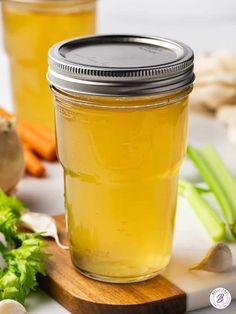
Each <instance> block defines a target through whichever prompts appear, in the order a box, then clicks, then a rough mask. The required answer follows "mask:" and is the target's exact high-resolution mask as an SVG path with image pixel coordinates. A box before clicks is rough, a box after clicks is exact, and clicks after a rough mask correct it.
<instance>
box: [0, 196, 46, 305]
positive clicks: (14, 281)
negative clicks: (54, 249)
mask: <svg viewBox="0 0 236 314" xmlns="http://www.w3.org/2000/svg"><path fill="white" fill-rule="evenodd" d="M23 210H24V205H23V204H22V203H21V202H20V201H18V200H17V198H16V197H14V196H11V197H7V196H6V195H5V194H4V193H3V192H2V191H0V232H1V233H3V235H4V236H5V239H6V241H7V245H6V244H4V243H3V242H0V253H1V255H2V257H3V259H4V260H5V262H6V263H7V267H5V268H4V267H3V268H1V267H0V300H4V299H14V300H16V301H19V302H21V303H24V300H25V298H26V297H27V295H28V294H29V293H30V291H32V290H35V288H36V286H37V280H36V275H37V273H41V274H45V269H44V260H45V259H46V258H47V257H48V254H46V253H43V252H42V251H41V249H42V248H43V247H44V246H45V243H44V242H43V241H42V238H41V236H40V234H39V233H23V232H19V231H18V230H17V224H18V222H19V218H20V215H21V213H22V212H23Z"/></svg>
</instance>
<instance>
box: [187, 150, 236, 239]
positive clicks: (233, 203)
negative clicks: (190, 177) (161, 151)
mask: <svg viewBox="0 0 236 314" xmlns="http://www.w3.org/2000/svg"><path fill="white" fill-rule="evenodd" d="M187 156H188V157H189V158H190V159H191V160H192V161H193V162H194V164H195V165H196V167H197V168H198V170H199V172H200V173H201V175H202V177H203V179H204V180H205V181H206V183H207V184H208V186H209V187H210V189H211V190H212V192H213V193H214V195H215V197H216V199H217V200H218V202H219V204H220V206H221V210H222V212H223V214H224V217H225V220H226V222H227V223H228V224H229V227H230V229H231V231H232V233H233V234H234V236H236V182H235V181H234V179H233V178H232V176H231V174H230V173H229V171H228V170H227V169H226V167H225V165H224V164H223V162H222V161H221V159H220V157H219V156H218V154H217V152H216V150H215V149H214V148H213V147H212V146H211V145H207V146H204V147H203V148H202V149H196V148H193V147H192V146H188V149H187Z"/></svg>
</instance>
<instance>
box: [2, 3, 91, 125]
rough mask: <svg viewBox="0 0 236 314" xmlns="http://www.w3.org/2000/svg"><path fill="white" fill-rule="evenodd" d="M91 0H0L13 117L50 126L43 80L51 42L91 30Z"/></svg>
mask: <svg viewBox="0 0 236 314" xmlns="http://www.w3.org/2000/svg"><path fill="white" fill-rule="evenodd" d="M95 4H96V1H95V0H72V1H71V0H68V1H61V0H38V1H33V0H25V1H22V0H3V1H2V11H3V25H4V43H5V48H6V51H7V53H8V56H9V59H10V69H11V83H12V94H13V100H14V105H15V110H16V114H17V117H18V118H20V119H21V120H26V121H30V122H35V123H39V124H41V125H44V126H47V127H53V104H52V96H51V93H50V90H49V88H48V84H47V80H46V72H47V55H48V49H49V47H50V46H52V45H53V44H54V43H56V42H58V41H60V40H63V39H66V38H70V37H75V36H81V35H87V34H93V33H94V32H95V22H96V15H95V9H96V8H95Z"/></svg>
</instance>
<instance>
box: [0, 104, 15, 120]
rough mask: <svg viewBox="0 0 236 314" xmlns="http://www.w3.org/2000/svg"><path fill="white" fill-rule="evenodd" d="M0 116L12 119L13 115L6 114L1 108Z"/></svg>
mask: <svg viewBox="0 0 236 314" xmlns="http://www.w3.org/2000/svg"><path fill="white" fill-rule="evenodd" d="M0 116H3V117H4V118H6V119H12V118H13V117H14V116H13V114H10V113H9V112H7V111H6V110H4V109H3V108H1V107H0Z"/></svg>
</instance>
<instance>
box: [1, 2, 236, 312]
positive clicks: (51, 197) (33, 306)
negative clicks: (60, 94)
mask: <svg viewBox="0 0 236 314" xmlns="http://www.w3.org/2000/svg"><path fill="white" fill-rule="evenodd" d="M98 7H99V10H98V12H99V14H98V29H99V32H100V33H111V32H114V33H127V32H130V33H144V34H157V35H160V36H166V37H170V38H171V37H172V38H176V39H178V40H181V41H184V42H186V43H188V44H189V45H190V46H192V47H193V49H194V50H195V51H196V52H197V53H198V52H201V51H213V50H215V49H229V50H231V51H236V43H235V40H234V38H233V37H234V34H235V33H236V2H235V0H225V1H224V2H222V1H215V0H205V1H201V2H200V1H199V0H179V1H170V0H166V1H160V0H146V1H141V0H100V1H99V6H98ZM0 25H1V24H0ZM0 40H1V35H0ZM8 75H9V74H8V69H7V59H6V56H5V54H4V53H3V51H2V50H1V48H0V83H1V85H0V86H1V87H0V104H4V106H6V107H7V108H12V101H11V95H10V87H9V76H8ZM189 141H190V142H192V143H194V144H202V143H204V142H210V143H213V144H214V145H216V146H217V148H218V149H219V150H220V152H221V153H222V154H223V156H224V159H225V161H226V162H227V164H228V165H229V167H230V168H231V170H232V171H233V172H234V173H235V175H236V164H235V157H234V156H235V153H236V148H235V147H233V146H231V145H230V144H229V142H228V140H227V138H226V134H225V131H224V130H223V129H222V128H221V127H220V126H219V125H218V124H217V123H216V122H215V121H213V120H212V119H209V118H204V117H196V116H195V117H191V119H190V132H189ZM48 169H49V171H48V178H46V179H44V182H43V184H42V182H41V181H40V182H39V181H38V179H31V178H29V177H26V178H25V179H24V180H23V181H22V182H21V184H20V185H19V190H18V193H19V196H20V197H21V198H22V199H23V200H25V201H26V202H27V204H28V205H29V207H31V208H32V209H34V210H40V211H45V212H50V213H52V214H53V213H58V212H62V211H63V187H62V180H60V177H61V169H60V167H58V166H57V165H52V166H50V167H49V168H48ZM182 175H184V176H188V177H192V178H193V177H195V176H196V175H197V174H196V172H195V171H194V169H193V168H192V167H191V165H190V164H188V163H185V164H184V166H183V168H182ZM185 210H186V209H184V210H183V207H179V209H178V215H177V224H176V234H175V241H174V253H173V259H172V262H171V264H170V267H169V268H168V269H167V271H166V273H165V276H166V277H168V278H172V279H173V277H174V278H175V279H174V280H175V281H176V283H178V284H179V286H181V287H182V288H187V289H188V291H191V294H190V295H193V294H192V292H193V291H194V292H195V293H198V291H199V289H200V288H201V287H202V285H204V286H205V282H207V283H209V282H211V285H213V286H214V285H216V286H218V284H219V283H220V282H222V277H221V278H215V277H214V278H209V276H208V278H207V279H206V277H205V276H204V277H203V276H202V275H201V274H198V275H197V274H191V276H189V273H188V275H187V276H186V267H185V265H186V263H189V262H193V261H194V258H197V256H200V255H201V252H202V251H203V250H204V245H207V243H208V242H207V241H208V240H207V237H206V235H205V234H204V232H203V230H202V229H201V226H200V225H199V224H198V221H197V220H196V219H195V217H194V216H193V214H192V212H191V211H189V210H187V211H185ZM181 217H185V218H186V219H187V220H186V221H187V223H186V225H188V224H189V226H187V227H188V228H189V229H188V230H189V234H190V235H191V236H190V237H189V239H188V241H187V242H184V243H182V242H181V241H182V240H181V239H182V238H183V236H181V234H182V233H183V232H184V231H183V230H185V227H186V226H184V224H183V220H182V218H181ZM191 230H194V231H193V232H191ZM184 234H185V233H184ZM194 240H195V241H196V242H195V243H196V245H194V248H196V250H194V253H191V254H189V253H188V250H189V249H192V245H191V243H192V242H191V241H194ZM199 241H200V242H199ZM201 242H202V243H203V244H204V245H203V246H199V243H201ZM190 246H191V247H190ZM184 250H185V254H183V251H184ZM183 256H187V258H183ZM173 265H178V270H179V271H178V273H177V274H176V273H175V274H174V272H175V269H176V267H173ZM181 274H182V276H181ZM227 276H228V275H226V277H227ZM233 276H235V274H231V275H230V276H229V278H228V281H230V280H231V279H232V278H233ZM181 277H183V278H184V279H183V278H181ZM210 277H212V276H210ZM226 279H227V278H226ZM224 281H225V277H224ZM211 285H210V286H211ZM205 287H206V286H205ZM231 288H232V289H231ZM231 288H230V289H231V290H232V291H231V293H236V284H235V285H234V286H233V287H231ZM209 289H210V288H209V284H208V285H207V288H206V289H205V291H204V293H203V294H201V297H200V298H198V299H196V298H194V299H193V298H192V299H191V297H190V298H189V299H188V305H189V306H190V307H191V308H193V307H195V306H196V305H197V306H199V305H200V304H206V303H205V302H206V301H208V299H209ZM200 290H201V289H200ZM196 300H197V301H196ZM195 302H196V303H197V304H196V303H195ZM27 307H28V309H29V314H42V313H50V314H66V313H69V312H68V311H66V310H65V309H64V308H63V307H61V306H60V305H59V304H57V303H56V302H55V301H54V300H52V299H51V298H49V297H48V296H46V295H45V294H44V293H43V292H42V293H40V294H39V293H34V294H32V295H31V297H30V298H28V300H27ZM217 312H218V310H215V309H214V308H212V307H209V308H205V309H202V310H198V311H196V312H195V311H194V312H192V314H193V313H194V314H212V313H217ZM224 313H225V314H233V313H236V302H233V303H232V304H231V306H229V307H228V308H227V309H226V310H224Z"/></svg>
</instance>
